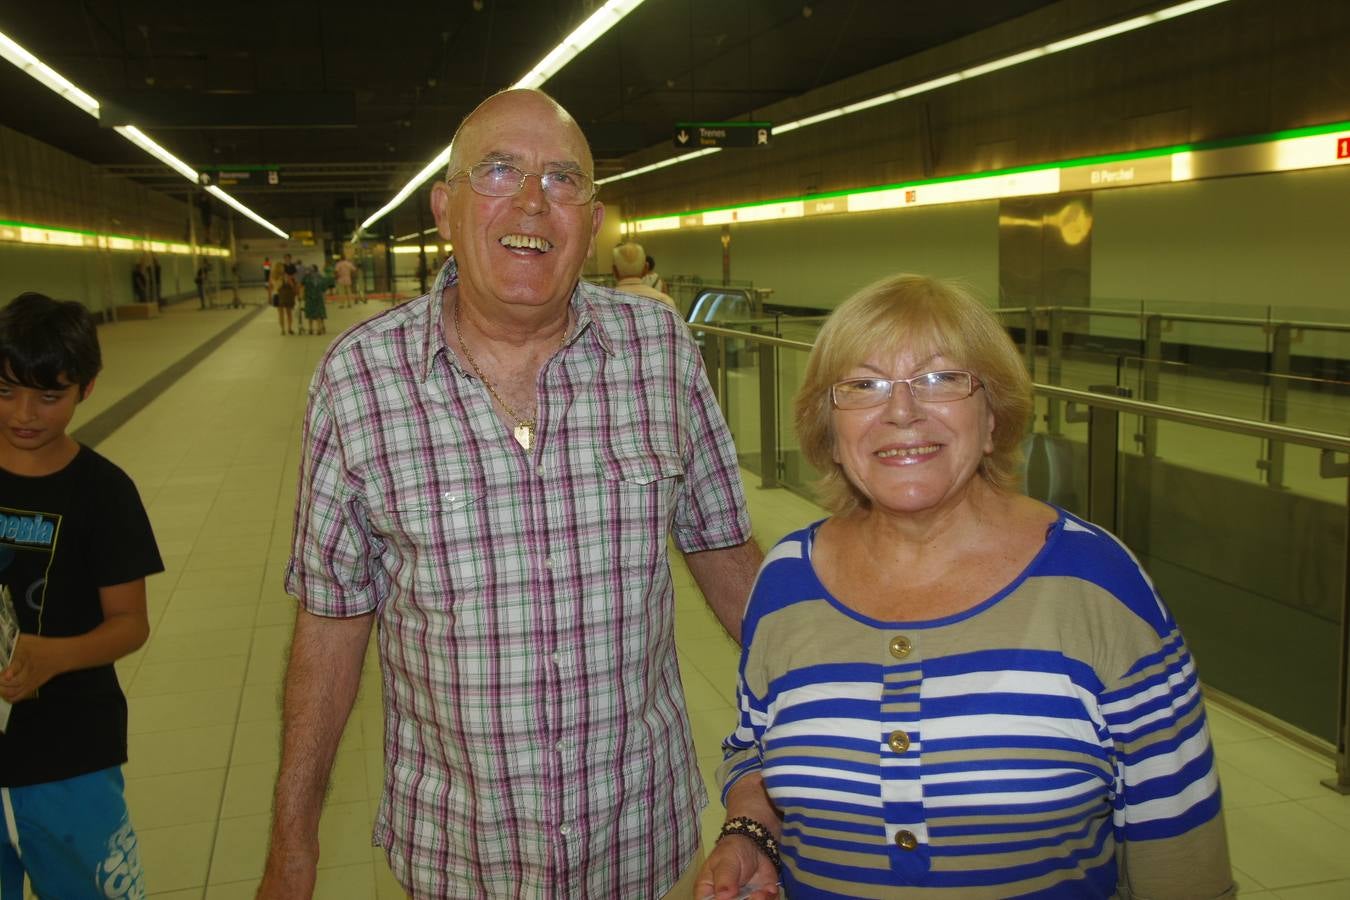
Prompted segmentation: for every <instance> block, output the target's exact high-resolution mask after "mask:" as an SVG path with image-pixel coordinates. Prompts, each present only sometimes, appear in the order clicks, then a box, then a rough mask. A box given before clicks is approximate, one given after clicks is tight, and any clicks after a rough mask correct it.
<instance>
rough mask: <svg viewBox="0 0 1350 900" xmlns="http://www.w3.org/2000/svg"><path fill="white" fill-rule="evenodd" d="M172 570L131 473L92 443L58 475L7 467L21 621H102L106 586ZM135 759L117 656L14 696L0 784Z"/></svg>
mask: <svg viewBox="0 0 1350 900" xmlns="http://www.w3.org/2000/svg"><path fill="white" fill-rule="evenodd" d="M162 571H164V563H163V562H162V561H161V560H160V558H159V548H158V547H157V546H156V544H155V536H154V533H153V532H152V531H151V530H150V520H149V517H148V516H146V513H145V507H144V506H143V505H142V504H141V498H140V495H139V494H138V493H137V491H136V485H135V484H133V483H132V481H131V479H130V478H128V477H127V475H126V473H125V472H123V471H122V470H121V469H119V468H118V467H117V466H115V465H114V464H113V463H111V462H109V461H108V460H107V459H104V458H103V457H102V456H100V455H99V454H97V453H95V452H94V451H93V450H90V449H89V448H88V447H84V446H81V447H80V450H79V452H78V453H77V454H76V455H75V458H74V459H73V460H71V462H70V464H69V465H67V466H66V467H65V468H64V469H62V470H61V471H59V472H54V473H52V474H51V475H41V476H37V477H27V476H22V475H15V474H13V473H11V472H7V471H5V470H4V469H0V585H3V587H4V588H5V589H6V590H8V592H9V595H10V597H11V598H12V602H13V604H14V611H15V613H16V614H17V615H18V619H19V630H20V631H22V632H25V633H29V634H40V635H42V636H43V637H74V636H76V635H81V634H85V633H87V632H89V631H92V630H93V629H94V628H95V627H96V626H98V625H99V624H101V623H102V622H103V607H102V605H101V604H100V602H99V596H98V590H99V588H100V587H110V586H112V585H116V584H123V583H125V582H128V581H136V580H137V579H140V578H144V577H145V576H147V575H153V574H154V573H156V572H162ZM126 760H127V701H126V698H125V697H124V696H123V695H122V688H121V686H120V685H118V683H117V673H116V671H115V670H114V669H113V667H112V666H111V665H106V666H97V667H95V668H92V669H82V670H78V671H74V672H66V673H65V674H63V675H58V676H56V677H55V678H53V679H52V680H51V681H49V682H47V683H46V684H45V685H43V686H42V687H41V688H39V689H38V693H37V696H36V697H34V698H32V699H28V700H21V701H19V702H18V703H16V704H14V709H13V711H12V712H11V713H10V718H9V725H8V727H7V728H6V730H5V733H4V734H0V785H3V786H5V787H19V786H22V785H28V784H43V783H46V782H51V781H60V780H62V779H65V778H73V777H75V776H76V775H84V774H87V773H89V772H96V771H98V770H100V769H106V768H109V767H110V766H117V765H121V764H122V763H124V762H126Z"/></svg>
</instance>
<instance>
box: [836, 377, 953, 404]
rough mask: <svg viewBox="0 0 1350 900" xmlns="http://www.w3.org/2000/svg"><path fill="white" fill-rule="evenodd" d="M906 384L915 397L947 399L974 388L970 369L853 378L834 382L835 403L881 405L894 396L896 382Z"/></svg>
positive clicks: (935, 401)
mask: <svg viewBox="0 0 1350 900" xmlns="http://www.w3.org/2000/svg"><path fill="white" fill-rule="evenodd" d="M900 384H903V385H905V386H906V387H907V388H908V389H909V390H910V391H911V392H912V394H913V396H914V398H915V399H916V400H921V401H924V402H926V403H944V402H947V401H951V400H961V399H964V398H966V397H969V396H970V395H971V394H973V393H974V392H975V380H974V378H973V377H972V376H971V374H970V373H969V372H958V371H949V372H925V373H924V374H922V375H916V376H914V377H913V378H896V379H894V380H892V379H889V378H850V379H849V380H848V381H841V382H839V383H838V384H836V385H834V403H835V405H836V406H838V407H839V408H841V409H861V408H864V407H868V406H878V405H880V404H882V403H885V402H886V401H887V400H889V399H890V398H891V391H893V390H894V389H895V385H900Z"/></svg>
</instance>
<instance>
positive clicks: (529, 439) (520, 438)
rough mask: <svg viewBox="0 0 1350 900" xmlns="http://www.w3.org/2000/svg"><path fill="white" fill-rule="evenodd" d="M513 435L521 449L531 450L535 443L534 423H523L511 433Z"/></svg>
mask: <svg viewBox="0 0 1350 900" xmlns="http://www.w3.org/2000/svg"><path fill="white" fill-rule="evenodd" d="M511 435H512V436H513V437H514V438H515V439H516V443H517V444H519V445H520V446H521V447H523V448H524V449H526V450H528V449H530V445H532V444H533V443H534V423H533V422H521V423H520V424H519V425H517V426H516V427H515V428H514V429H513V430H512V431H511Z"/></svg>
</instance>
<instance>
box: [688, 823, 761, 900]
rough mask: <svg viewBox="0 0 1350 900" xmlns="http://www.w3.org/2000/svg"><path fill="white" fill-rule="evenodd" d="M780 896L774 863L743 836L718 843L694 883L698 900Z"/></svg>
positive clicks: (755, 898)
mask: <svg viewBox="0 0 1350 900" xmlns="http://www.w3.org/2000/svg"><path fill="white" fill-rule="evenodd" d="M777 896H778V872H777V871H775V870H774V867H773V863H771V862H769V858H768V857H767V856H765V855H764V853H763V852H762V851H760V849H759V847H757V846H755V842H754V841H752V840H750V839H749V838H748V837H745V836H744V835H735V834H729V835H727V836H726V837H723V838H722V839H720V840H719V841H718V842H717V845H716V846H715V847H713V851H712V853H710V854H708V859H707V861H706V862H705V863H704V864H703V868H702V869H700V870H699V873H698V879H697V880H696V881H695V882H694V898H695V900H769V898H771V897H777Z"/></svg>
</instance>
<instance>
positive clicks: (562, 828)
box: [558, 825, 913, 837]
mask: <svg viewBox="0 0 1350 900" xmlns="http://www.w3.org/2000/svg"><path fill="white" fill-rule="evenodd" d="M571 833H572V826H571V825H559V826H558V834H561V835H562V836H563V837H567V836H568V835H569V834H571ZM906 834H908V832H906ZM910 837H913V835H910Z"/></svg>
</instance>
